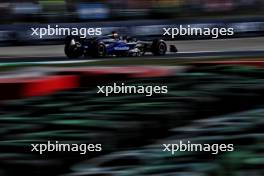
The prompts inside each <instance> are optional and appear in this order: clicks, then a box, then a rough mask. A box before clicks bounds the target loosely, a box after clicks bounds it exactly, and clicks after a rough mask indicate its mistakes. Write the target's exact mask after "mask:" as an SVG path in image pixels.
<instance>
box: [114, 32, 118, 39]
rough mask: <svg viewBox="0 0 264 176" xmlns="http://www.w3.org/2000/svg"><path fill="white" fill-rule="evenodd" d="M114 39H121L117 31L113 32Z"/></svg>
mask: <svg viewBox="0 0 264 176" xmlns="http://www.w3.org/2000/svg"><path fill="white" fill-rule="evenodd" d="M112 37H113V38H114V39H117V38H118V37H119V35H118V33H117V32H116V31H113V32H112Z"/></svg>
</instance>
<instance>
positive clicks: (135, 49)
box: [65, 35, 177, 58]
mask: <svg viewBox="0 0 264 176" xmlns="http://www.w3.org/2000/svg"><path fill="white" fill-rule="evenodd" d="M170 50H171V52H177V49H176V47H175V46H174V45H171V46H170ZM146 52H151V53H153V54H154V55H165V54H166V52H167V45H166V43H165V42H164V41H163V40H161V39H156V40H153V41H139V40H136V39H134V38H127V37H116V36H113V35H107V36H101V37H98V38H93V39H81V38H80V37H78V36H68V37H67V38H66V40H65V54H66V56H68V57H69V58H78V57H81V56H82V55H85V56H93V57H105V56H142V55H144V54H145V53H146Z"/></svg>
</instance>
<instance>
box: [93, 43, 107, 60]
mask: <svg viewBox="0 0 264 176" xmlns="http://www.w3.org/2000/svg"><path fill="white" fill-rule="evenodd" d="M94 56H95V57H105V56H106V46H105V44H104V43H102V42H101V43H98V44H96V46H95V51H94Z"/></svg>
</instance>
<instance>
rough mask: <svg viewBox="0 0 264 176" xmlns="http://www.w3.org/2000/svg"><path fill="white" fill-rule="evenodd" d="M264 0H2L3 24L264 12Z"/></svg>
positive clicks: (235, 14)
mask: <svg viewBox="0 0 264 176" xmlns="http://www.w3.org/2000/svg"><path fill="white" fill-rule="evenodd" d="M263 4H264V2H263V1H262V0H133V1H132V0H128V1H124V0H101V1H99V0H96V1H95V0H86V1H75V0H39V1H37V0H34V1H33V0H32V1H29V0H22V1H15V0H12V1H5V0H1V2H0V8H1V15H0V17H1V24H9V23H14V22H18V23H23V22H27V23H28V22H42V23H44V22H45V23H50V22H57V23H61V22H80V21H92V20H104V21H106V20H107V21H112V20H121V19H123V20H135V19H177V18H178V19H179V18H205V17H216V18H217V17H218V18H219V17H234V16H237V17H245V16H261V15H263V12H262V10H263Z"/></svg>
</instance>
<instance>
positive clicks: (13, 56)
mask: <svg viewBox="0 0 264 176" xmlns="http://www.w3.org/2000/svg"><path fill="white" fill-rule="evenodd" d="M263 10H264V1H263V0H101V1H98V0H97V1H95V0H91V1H88V0H87V1H73V0H67V1H63V0H39V1H37V0H35V1H24V0H16V1H15V0H11V1H7V0H0V11H1V12H0V19H1V20H0V176H21V175H22V176H47V175H49V176H248V175H250V176H263V175H264V169H263V168H264V148H263V146H264V131H263V126H264V120H263V119H264V106H263V104H264V91H263V90H264V79H263V78H264V68H263V66H264V61H263V60H264V45H263V44H264V37H263V36H264V13H263ZM48 24H59V25H60V27H77V28H81V27H87V28H89V27H102V29H103V30H102V31H103V34H106V33H109V32H111V31H112V30H117V31H119V32H120V34H121V35H131V36H136V37H137V38H144V39H152V38H157V37H161V35H162V28H163V27H169V26H171V27H177V26H179V25H180V24H191V25H192V26H193V27H196V26H202V27H209V28H214V27H225V28H230V27H232V28H234V31H235V35H234V36H232V38H224V39H223V38H220V39H215V40H212V39H211V38H205V37H196V36H193V37H190V36H182V37H178V38H175V40H176V41H167V40H168V38H167V39H166V38H165V39H166V41H167V42H169V43H171V44H175V45H176V46H177V48H178V49H179V53H176V54H171V53H168V55H166V56H162V57H152V56H151V55H147V56H143V57H139V58H127V57H120V58H116V57H109V58H103V59H102V58H85V57H82V58H79V59H78V60H77V59H76V60H70V59H68V58H66V57H65V54H64V50H63V48H64V45H62V44H63V41H64V38H65V36H44V37H43V38H42V39H40V38H39V37H36V36H31V35H30V34H31V33H32V31H31V27H47V25H48ZM39 45H40V46H39ZM117 66H118V67H117ZM143 66H144V68H143ZM165 73H166V74H165ZM114 82H118V83H120V84H121V82H123V83H125V84H126V85H153V84H155V85H166V86H168V90H169V93H168V94H166V95H155V96H153V97H148V98H146V97H145V96H144V95H137V94H133V95H113V96H109V97H104V96H103V95H99V94H96V92H97V91H98V90H97V87H96V85H98V84H103V85H105V84H111V85H112V84H113V83H114ZM48 140H50V141H56V140H57V141H60V142H61V143H77V144H82V143H86V144H89V143H102V144H103V152H100V153H92V152H91V153H89V154H87V155H84V156H83V155H79V154H77V153H71V152H68V153H63V152H61V153H60V152H51V153H46V154H45V155H39V154H38V153H35V152H30V150H31V148H30V144H32V143H33V144H36V143H47V141H48ZM179 140H183V141H187V140H190V141H191V142H193V143H201V144H203V143H209V144H215V143H217V144H222V143H224V144H229V143H233V144H234V145H235V151H234V152H226V153H224V152H223V153H219V155H216V156H212V155H211V154H210V153H207V152H177V153H176V154H175V156H172V155H171V154H169V153H164V152H162V148H161V144H163V143H177V141H179Z"/></svg>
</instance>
